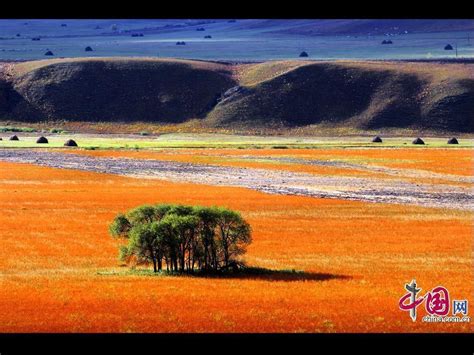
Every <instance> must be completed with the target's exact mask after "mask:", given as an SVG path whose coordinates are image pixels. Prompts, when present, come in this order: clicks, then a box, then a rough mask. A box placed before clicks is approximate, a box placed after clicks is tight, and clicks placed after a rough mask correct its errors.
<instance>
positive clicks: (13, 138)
mask: <svg viewBox="0 0 474 355" xmlns="http://www.w3.org/2000/svg"><path fill="white" fill-rule="evenodd" d="M10 140H11V141H19V140H20V139H19V138H18V136H16V135H13V136H11V137H10Z"/></svg>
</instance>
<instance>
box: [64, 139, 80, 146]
mask: <svg viewBox="0 0 474 355" xmlns="http://www.w3.org/2000/svg"><path fill="white" fill-rule="evenodd" d="M64 146H65V147H77V143H76V141H75V140H73V139H68V140H67V141H66V143H64Z"/></svg>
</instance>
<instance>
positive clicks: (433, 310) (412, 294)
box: [398, 280, 450, 322]
mask: <svg viewBox="0 0 474 355" xmlns="http://www.w3.org/2000/svg"><path fill="white" fill-rule="evenodd" d="M405 290H407V291H408V293H406V294H405V295H403V297H402V298H400V301H399V302H398V306H399V308H400V309H401V310H403V311H409V312H410V317H411V319H412V320H413V322H414V321H415V320H416V308H417V307H418V306H419V305H421V304H422V303H423V301H426V303H425V307H426V311H427V312H428V314H430V315H437V316H446V315H447V314H448V313H449V303H450V302H449V291H448V290H447V289H446V288H445V287H443V286H437V287H435V288H434V289H432V290H431V291H430V292H427V293H426V294H425V295H424V296H422V297H417V294H418V293H419V292H420V291H421V288H417V285H416V280H413V281H412V282H411V283H409V284H405Z"/></svg>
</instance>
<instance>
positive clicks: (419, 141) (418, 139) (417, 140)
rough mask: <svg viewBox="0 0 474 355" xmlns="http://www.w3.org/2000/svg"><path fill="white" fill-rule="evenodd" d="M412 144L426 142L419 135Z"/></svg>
mask: <svg viewBox="0 0 474 355" xmlns="http://www.w3.org/2000/svg"><path fill="white" fill-rule="evenodd" d="M412 144H425V142H424V141H423V139H421V138H420V137H418V138H416V139H415V140H414V141H413V142H412Z"/></svg>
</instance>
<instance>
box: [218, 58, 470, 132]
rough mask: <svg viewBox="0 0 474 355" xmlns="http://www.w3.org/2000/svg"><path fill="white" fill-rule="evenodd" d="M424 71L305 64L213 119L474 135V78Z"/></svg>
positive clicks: (237, 99) (229, 103)
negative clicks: (430, 130)
mask: <svg viewBox="0 0 474 355" xmlns="http://www.w3.org/2000/svg"><path fill="white" fill-rule="evenodd" d="M397 65H398V66H401V65H402V64H401V63H399V64H397ZM420 68H421V67H420ZM420 68H416V70H414V69H413V68H410V70H401V67H399V68H397V67H396V66H394V65H393V64H389V65H385V66H383V64H377V65H364V64H362V65H359V64H357V63H356V64H354V63H349V64H348V63H342V62H341V63H316V64H305V65H303V66H298V67H296V68H295V69H292V70H289V71H287V72H284V73H283V74H281V75H278V76H275V77H272V76H271V75H267V77H268V79H266V80H263V81H261V82H260V83H252V85H249V86H248V87H246V88H245V89H242V90H240V91H238V92H236V93H235V94H234V95H232V96H230V97H228V98H226V99H225V100H223V101H221V102H220V103H219V104H218V105H217V106H216V107H215V109H214V110H213V111H212V112H211V113H210V115H209V120H210V122H211V124H212V125H214V126H221V127H227V126H233V125H235V124H236V123H238V124H239V125H240V126H255V125H257V126H259V125H260V126H265V125H266V126H272V127H279V126H280V127H301V126H307V125H313V124H318V123H325V124H330V125H335V126H338V125H339V126H340V125H349V126H352V127H355V128H358V129H366V128H371V129H376V128H383V127H394V128H427V129H436V130H451V131H459V132H473V131H474V126H473V124H474V123H473V121H474V100H472V98H473V94H474V90H473V84H474V80H473V79H469V78H466V77H463V76H459V74H457V76H455V77H454V78H450V77H449V76H447V77H443V78H436V77H433V76H432V75H430V73H429V71H430V68H427V69H425V70H421V69H420ZM453 69H454V67H453ZM251 70H252V69H249V70H248V72H250V71H251ZM463 75H464V74H463ZM243 77H244V78H245V80H246V81H248V82H252V81H251V79H249V78H248V77H246V76H245V75H243Z"/></svg>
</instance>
